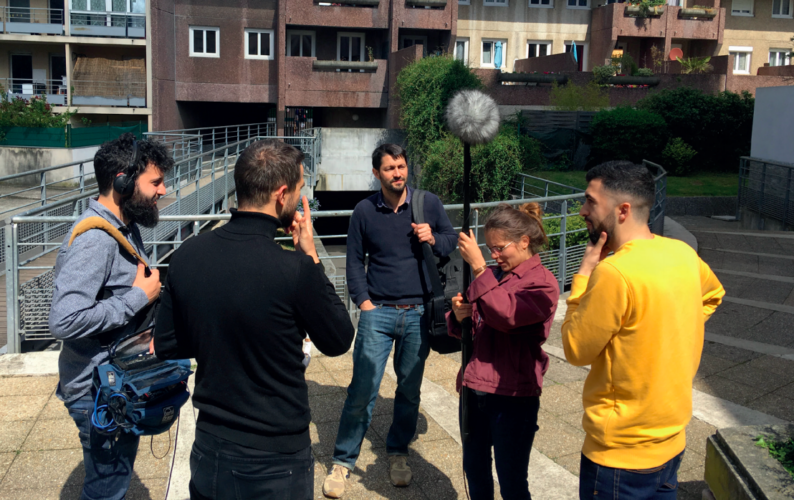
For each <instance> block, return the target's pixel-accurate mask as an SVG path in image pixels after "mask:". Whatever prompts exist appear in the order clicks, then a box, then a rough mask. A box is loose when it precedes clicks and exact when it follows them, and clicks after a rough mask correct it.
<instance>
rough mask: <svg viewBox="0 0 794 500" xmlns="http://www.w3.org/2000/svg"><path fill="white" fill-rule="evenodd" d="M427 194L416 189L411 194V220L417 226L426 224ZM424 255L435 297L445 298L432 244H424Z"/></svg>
mask: <svg viewBox="0 0 794 500" xmlns="http://www.w3.org/2000/svg"><path fill="white" fill-rule="evenodd" d="M425 193H426V191H424V190H421V189H414V191H413V193H411V218H412V219H413V221H414V223H416V224H424V223H425ZM422 255H423V256H424V260H425V266H427V274H429V275H430V285H431V286H432V287H433V296H434V297H438V298H443V297H444V286H443V285H442V284H441V278H440V277H439V275H438V268H437V267H436V258H435V256H434V255H433V249H432V248H431V247H430V243H427V242H425V243H422Z"/></svg>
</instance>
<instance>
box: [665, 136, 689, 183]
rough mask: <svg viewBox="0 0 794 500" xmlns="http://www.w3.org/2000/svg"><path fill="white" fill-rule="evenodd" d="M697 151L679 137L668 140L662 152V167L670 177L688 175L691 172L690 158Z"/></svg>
mask: <svg viewBox="0 0 794 500" xmlns="http://www.w3.org/2000/svg"><path fill="white" fill-rule="evenodd" d="M696 154H697V151H695V150H694V149H692V147H691V146H690V145H689V144H687V143H685V142H684V140H683V139H681V138H680V137H674V138H672V139H670V142H668V143H667V146H665V147H664V150H662V166H663V167H664V168H665V169H666V170H667V172H669V173H670V174H672V175H680V176H683V175H688V174H690V173H691V172H692V158H694V157H695V155H696Z"/></svg>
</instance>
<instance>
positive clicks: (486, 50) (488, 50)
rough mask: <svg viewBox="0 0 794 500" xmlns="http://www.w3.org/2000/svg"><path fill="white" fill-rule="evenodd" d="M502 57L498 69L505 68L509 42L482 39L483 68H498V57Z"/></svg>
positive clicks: (481, 64)
mask: <svg viewBox="0 0 794 500" xmlns="http://www.w3.org/2000/svg"><path fill="white" fill-rule="evenodd" d="M499 58H501V61H500V64H499V67H498V69H504V68H505V60H506V59H507V42H506V41H504V40H485V39H483V41H482V56H481V59H480V66H481V67H483V68H496V65H495V62H496V59H499Z"/></svg>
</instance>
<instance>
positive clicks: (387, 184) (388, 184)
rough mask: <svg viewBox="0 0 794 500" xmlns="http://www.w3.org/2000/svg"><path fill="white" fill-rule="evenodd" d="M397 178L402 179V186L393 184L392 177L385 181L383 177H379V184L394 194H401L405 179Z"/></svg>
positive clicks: (403, 189)
mask: <svg viewBox="0 0 794 500" xmlns="http://www.w3.org/2000/svg"><path fill="white" fill-rule="evenodd" d="M399 180H400V181H402V183H403V185H402V187H399V188H398V187H395V186H394V181H395V180H394V179H392V180H391V181H389V182H386V181H384V180H383V179H381V181H380V185H381V186H383V188H384V189H387V190H388V191H391V192H392V193H394V194H403V191H405V186H407V184H406V182H405V179H402V178H401V179H399Z"/></svg>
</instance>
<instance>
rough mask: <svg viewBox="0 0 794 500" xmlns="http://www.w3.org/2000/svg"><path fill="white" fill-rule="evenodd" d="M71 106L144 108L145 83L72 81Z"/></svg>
mask: <svg viewBox="0 0 794 500" xmlns="http://www.w3.org/2000/svg"><path fill="white" fill-rule="evenodd" d="M72 85H73V86H74V90H73V92H72V104H73V105H75V106H77V105H82V106H130V107H146V82H145V81H138V82H135V81H123V82H118V81H113V82H111V81H95V80H78V79H74V80H73V81H72Z"/></svg>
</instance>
